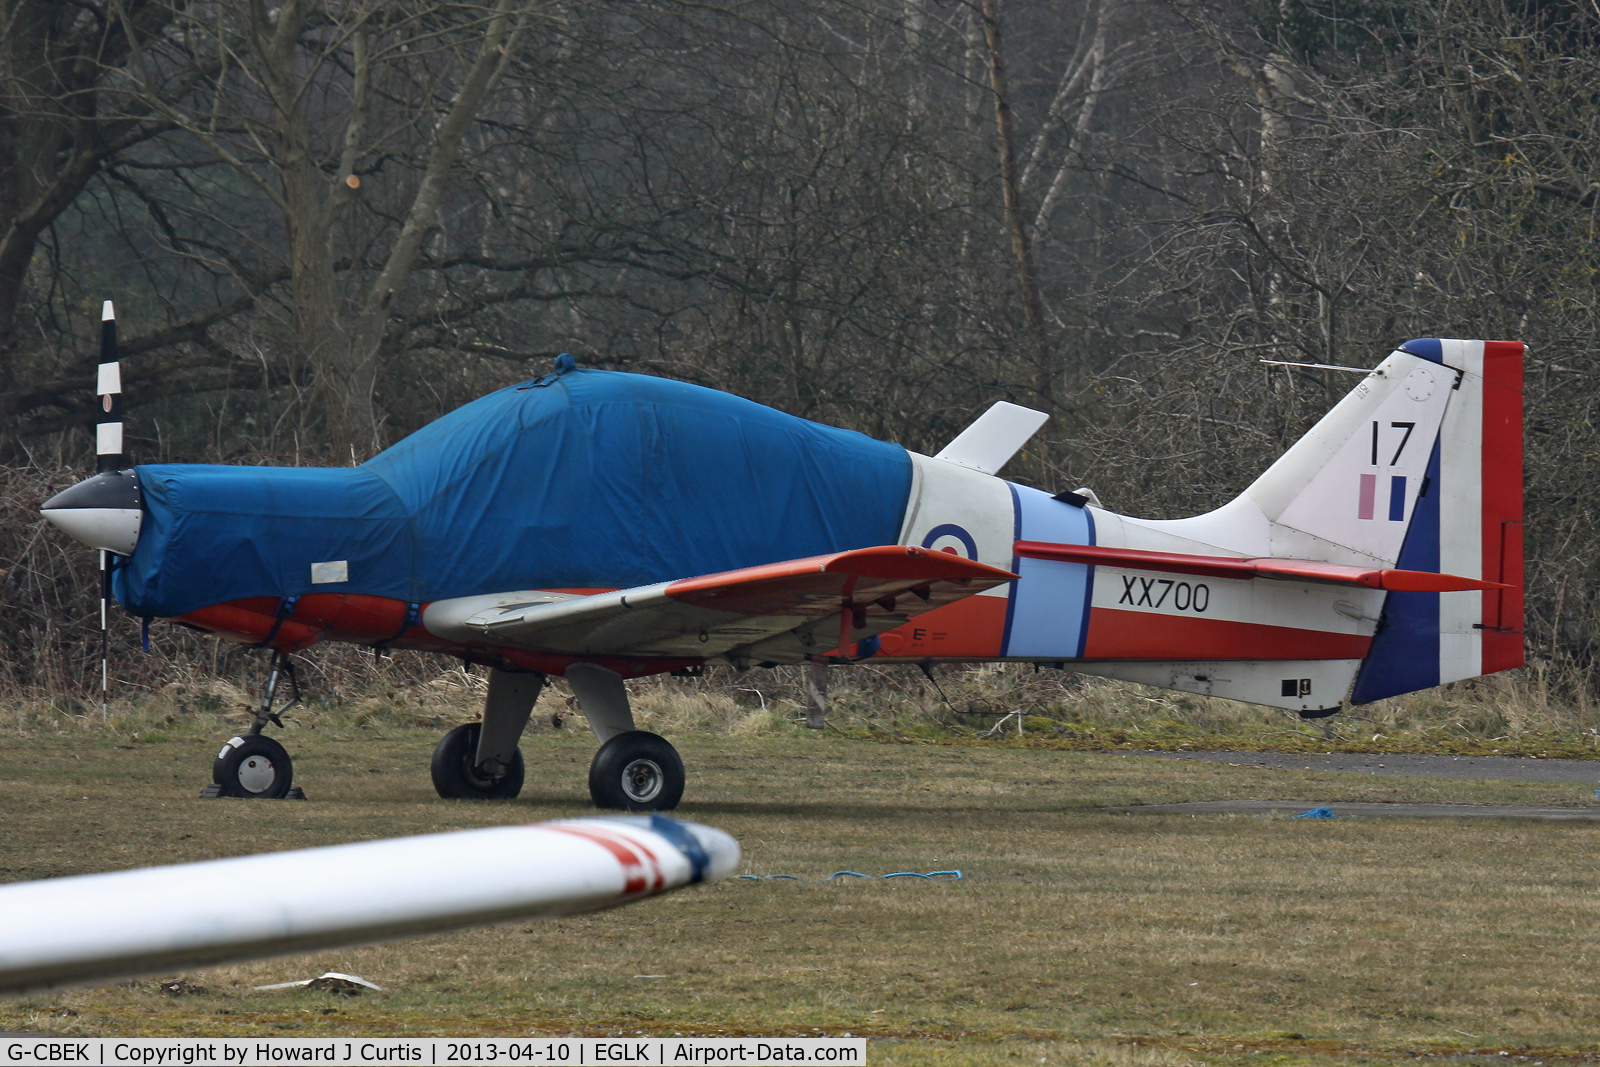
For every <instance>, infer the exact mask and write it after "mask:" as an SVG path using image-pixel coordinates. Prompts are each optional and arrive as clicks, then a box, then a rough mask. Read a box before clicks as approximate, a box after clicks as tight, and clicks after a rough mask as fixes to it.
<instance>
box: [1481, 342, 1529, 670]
mask: <svg viewBox="0 0 1600 1067" xmlns="http://www.w3.org/2000/svg"><path fill="white" fill-rule="evenodd" d="M1483 347H1484V353H1483V377H1484V391H1483V393H1484V396H1483V562H1484V574H1483V577H1485V578H1488V579H1491V580H1493V581H1497V582H1505V583H1506V584H1507V585H1509V586H1511V588H1510V589H1507V590H1505V591H1503V592H1500V593H1493V594H1489V595H1486V596H1485V597H1484V598H1483V630H1482V633H1483V670H1484V671H1485V672H1486V673H1487V672H1489V671H1503V670H1506V669H1508V668H1511V667H1520V666H1522V663H1523V637H1522V633H1521V630H1522V626H1523V614H1522V611H1523V573H1522V476H1523V471H1522V353H1523V346H1522V345H1521V344H1519V343H1518V342H1515V341H1489V342H1487V343H1485V344H1484V346H1483Z"/></svg>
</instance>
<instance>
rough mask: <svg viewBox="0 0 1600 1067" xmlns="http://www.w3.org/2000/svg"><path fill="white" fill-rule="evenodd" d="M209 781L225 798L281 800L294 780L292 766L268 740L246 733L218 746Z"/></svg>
mask: <svg viewBox="0 0 1600 1067" xmlns="http://www.w3.org/2000/svg"><path fill="white" fill-rule="evenodd" d="M211 780H212V781H213V782H216V783H217V785H219V786H221V787H222V795H223V796H225V797H249V798H254V799H261V800H282V799H283V798H284V797H285V796H287V795H288V793H289V786H290V784H291V783H292V782H293V781H294V763H293V762H292V761H290V759H289V753H287V752H285V751H284V748H283V746H282V745H280V744H278V742H276V741H274V740H273V739H272V738H270V737H263V736H261V735H260V734H248V735H246V736H244V737H234V738H230V739H229V740H228V743H227V744H225V745H223V746H222V751H220V752H218V753H217V760H216V762H215V763H213V764H212V765H211Z"/></svg>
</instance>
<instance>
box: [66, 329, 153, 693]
mask: <svg viewBox="0 0 1600 1067" xmlns="http://www.w3.org/2000/svg"><path fill="white" fill-rule="evenodd" d="M95 392H96V393H97V394H98V395H99V404H98V410H97V411H96V413H95V432H94V437H95V451H96V453H98V462H97V466H98V468H99V472H98V473H97V474H95V475H94V477H92V478H88V479H85V480H84V481H81V482H79V483H78V484H77V485H74V486H73V487H72V488H70V489H67V490H64V491H62V492H60V493H57V494H56V495H55V496H53V497H51V498H50V499H49V500H47V501H45V503H44V506H43V508H41V509H40V510H41V513H42V514H43V515H44V517H45V518H47V519H49V520H50V521H51V522H52V523H53V524H54V525H55V526H57V527H58V528H60V529H61V530H62V531H63V532H64V533H67V534H69V535H70V536H72V537H74V538H76V539H77V540H79V541H82V542H83V543H84V544H86V545H88V546H89V547H90V548H94V549H98V550H99V552H100V715H101V717H102V718H106V717H107V715H108V712H107V704H108V703H109V698H110V689H111V670H110V657H109V645H110V633H109V624H110V619H109V615H110V608H111V565H112V557H113V556H131V555H133V549H134V546H135V545H136V544H137V543H138V541H139V526H140V524H141V522H142V521H143V518H144V513H143V508H142V501H141V499H140V495H139V476H138V474H137V472H135V471H134V470H132V469H130V468H129V466H128V457H127V455H126V453H125V451H124V447H123V439H122V368H121V365H120V364H119V363H118V361H117V318H116V312H115V310H114V309H113V308H112V306H111V301H109V300H107V301H106V302H105V304H104V305H103V307H102V308H101V312H100V367H99V371H98V373H97V374H96V376H95Z"/></svg>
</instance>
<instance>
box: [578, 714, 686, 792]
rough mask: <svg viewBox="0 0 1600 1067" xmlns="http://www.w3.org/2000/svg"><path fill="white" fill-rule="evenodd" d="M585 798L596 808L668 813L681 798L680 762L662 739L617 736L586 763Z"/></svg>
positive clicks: (633, 732) (641, 732) (631, 732)
mask: <svg viewBox="0 0 1600 1067" xmlns="http://www.w3.org/2000/svg"><path fill="white" fill-rule="evenodd" d="M589 795H590V796H591V797H593V798H594V806H595V807H597V808H621V809H622V810H624V811H671V810H672V809H673V808H675V807H677V806H678V801H679V800H680V799H682V797H683V760H682V759H681V758H679V756H678V750H677V749H675V748H673V747H672V746H671V745H669V744H667V741H666V738H664V737H658V736H656V735H655V734H652V733H646V732H645V731H644V730H629V731H628V732H627V733H625V734H618V735H617V736H616V737H613V738H612V739H611V740H609V741H607V742H606V743H605V744H603V745H601V746H600V751H599V752H596V753H595V754H594V762H593V763H591V764H589Z"/></svg>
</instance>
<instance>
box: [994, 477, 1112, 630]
mask: <svg viewBox="0 0 1600 1067" xmlns="http://www.w3.org/2000/svg"><path fill="white" fill-rule="evenodd" d="M1011 496H1012V499H1013V500H1014V501H1015V503H1016V514H1017V537H1018V539H1019V540H1023V541H1053V542H1055V543H1057V544H1066V545H1089V544H1093V543H1094V528H1093V525H1092V520H1091V519H1090V518H1089V509H1088V508H1081V507H1073V506H1072V505H1071V504H1063V503H1062V502H1061V501H1059V500H1052V499H1051V498H1050V495H1049V494H1048V493H1042V492H1040V491H1039V490H1037V489H1029V488H1028V487H1027V486H1023V485H1012V486H1011ZM1012 569H1013V570H1015V571H1016V573H1018V574H1020V575H1022V580H1021V581H1019V582H1016V583H1014V584H1013V585H1012V587H1011V604H1010V607H1009V609H1008V614H1009V617H1010V620H1009V621H1010V626H1009V627H1008V628H1007V632H1006V640H1005V644H1004V645H1003V646H1002V649H1003V650H1002V652H1001V655H1003V656H1016V657H1020V658H1023V659H1039V660H1059V659H1074V658H1076V657H1078V656H1079V655H1080V654H1081V650H1082V648H1083V635H1084V629H1085V627H1084V621H1085V609H1084V607H1083V606H1082V605H1084V604H1085V603H1086V602H1087V600H1088V597H1089V588H1090V587H1089V580H1090V569H1091V568H1089V567H1087V566H1085V565H1084V564H1082V563H1061V562H1059V561H1056V560H1047V559H1013V561H1012Z"/></svg>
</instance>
